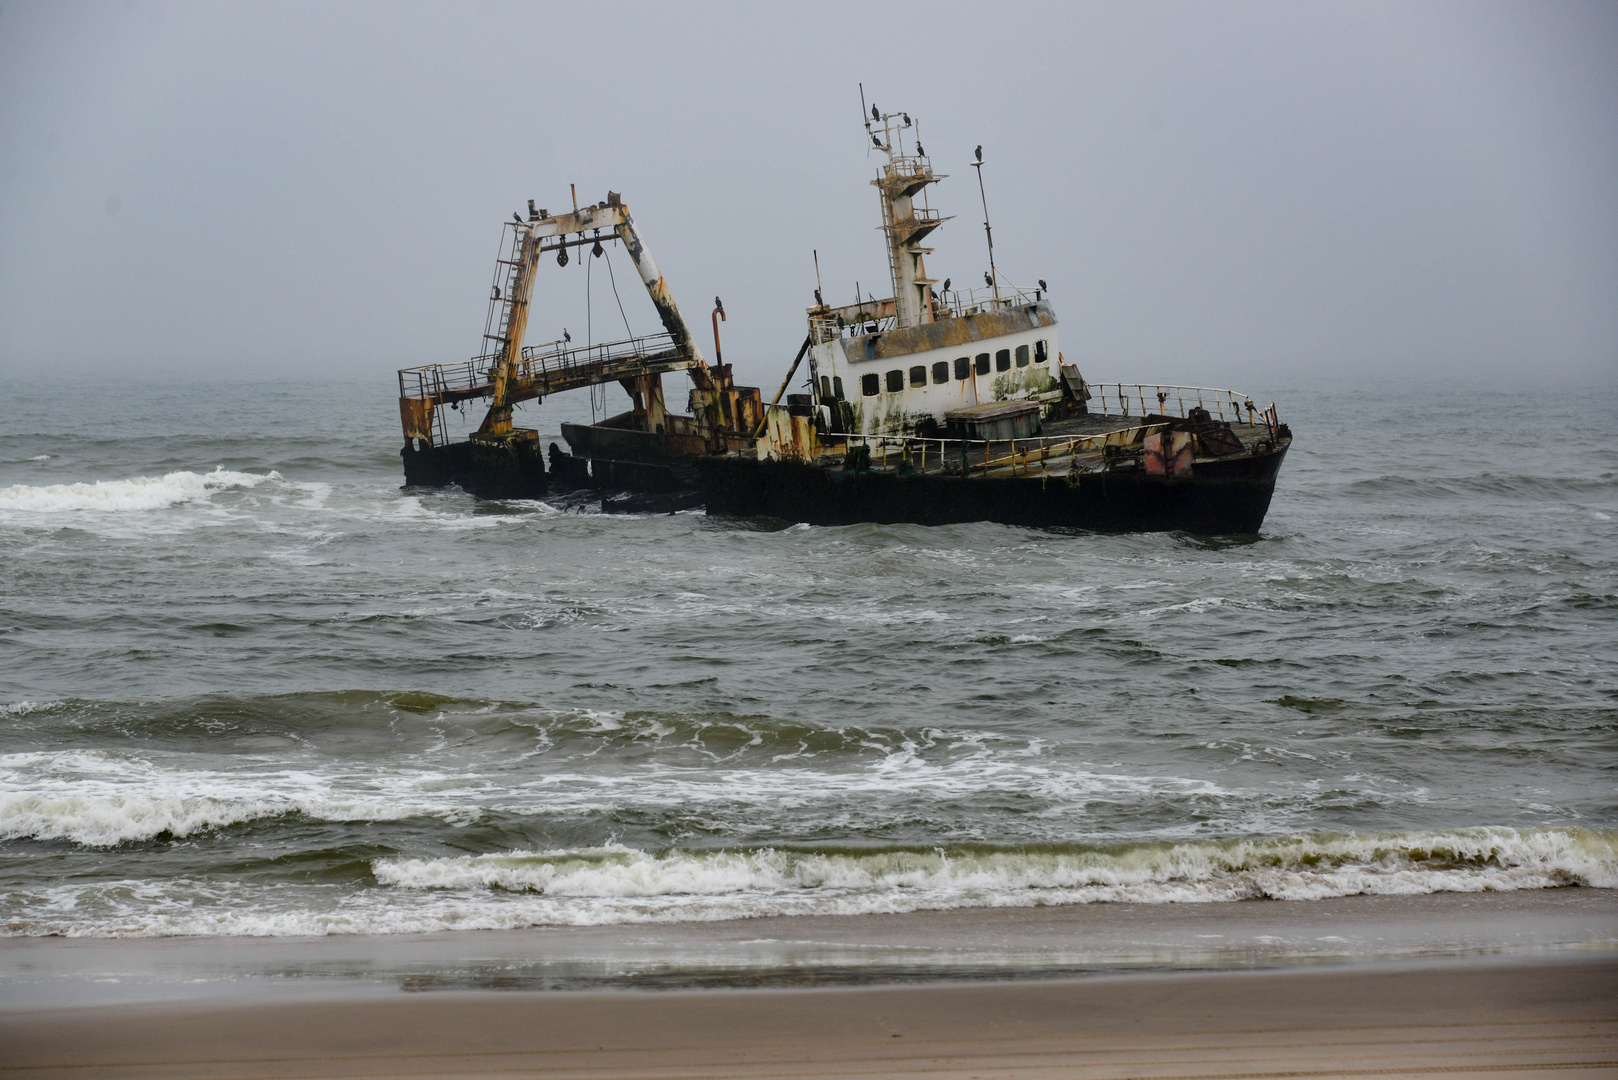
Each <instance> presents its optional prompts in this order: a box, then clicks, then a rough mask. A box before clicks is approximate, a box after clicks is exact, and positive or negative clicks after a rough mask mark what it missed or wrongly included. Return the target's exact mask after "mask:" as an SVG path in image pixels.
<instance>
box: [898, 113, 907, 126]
mask: <svg viewBox="0 0 1618 1080" xmlns="http://www.w3.org/2000/svg"><path fill="white" fill-rule="evenodd" d="M899 115H900V116H902V117H904V118H905V127H909V126H910V114H909V113H900V114H899Z"/></svg>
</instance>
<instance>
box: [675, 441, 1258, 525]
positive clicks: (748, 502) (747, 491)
mask: <svg viewBox="0 0 1618 1080" xmlns="http://www.w3.org/2000/svg"><path fill="white" fill-rule="evenodd" d="M1286 451H1287V444H1286V443H1283V444H1282V446H1281V447H1280V448H1279V449H1277V450H1274V451H1270V452H1268V453H1264V454H1259V455H1253V456H1246V455H1244V456H1242V457H1240V458H1235V459H1224V460H1220V459H1213V460H1208V461H1199V462H1197V464H1196V475H1195V476H1191V477H1185V478H1174V477H1163V476H1152V475H1149V474H1147V473H1145V472H1143V471H1141V470H1139V469H1120V470H1114V471H1111V472H1093V473H1084V474H1081V475H1080V476H1079V477H1078V483H1077V484H1076V485H1070V484H1069V483H1068V481H1067V478H1066V477H1040V476H1028V477H1022V476H1019V477H1007V478H1000V477H996V478H992V479H984V478H981V477H979V478H962V477H960V476H946V475H940V474H936V473H934V474H929V475H926V476H920V475H915V474H912V475H908V476H906V475H898V474H894V473H883V472H843V471H841V470H837V469H822V468H816V467H815V466H813V465H805V464H801V463H798V462H792V461H757V460H753V459H749V458H738V457H722V458H718V457H716V458H702V459H698V460H697V461H696V462H695V463H694V464H695V465H696V466H697V471H698V473H699V474H700V475H701V477H702V486H703V492H704V495H705V496H706V498H707V505H708V513H710V514H724V515H731V516H736V517H773V518H780V519H782V520H784V521H793V522H807V523H808V524H811V525H852V524H855V523H857V522H874V523H877V524H884V525H891V524H901V523H909V524H916V525H951V524H957V523H960V522H967V521H995V522H999V523H1001V524H1005V525H1024V526H1034V527H1049V526H1066V527H1070V528H1079V529H1095V530H1099V531H1112V532H1160V531H1171V530H1172V531H1184V532H1193V533H1204V534H1210V535H1229V534H1245V533H1256V532H1258V530H1259V527H1260V526H1261V525H1263V523H1264V515H1265V513H1266V512H1268V510H1269V508H1270V496H1271V495H1272V494H1274V492H1275V478H1276V475H1277V473H1279V472H1280V469H1281V461H1282V459H1283V458H1284V457H1285V456H1286Z"/></svg>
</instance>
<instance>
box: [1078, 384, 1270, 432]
mask: <svg viewBox="0 0 1618 1080" xmlns="http://www.w3.org/2000/svg"><path fill="white" fill-rule="evenodd" d="M1085 386H1086V387H1088V388H1089V391H1090V400H1089V402H1088V405H1089V409H1090V412H1091V413H1092V414H1093V415H1100V416H1124V417H1129V416H1148V415H1151V414H1153V413H1156V414H1158V415H1160V416H1179V417H1184V416H1189V415H1190V413H1191V410H1192V409H1199V408H1200V409H1206V410H1207V412H1208V414H1209V415H1210V416H1212V417H1213V418H1214V419H1215V420H1224V421H1228V422H1229V423H1233V424H1241V423H1249V424H1251V423H1256V422H1257V420H1256V419H1255V417H1257V416H1258V415H1259V412H1260V410H1259V408H1258V406H1257V405H1255V404H1253V399H1252V398H1251V397H1249V396H1248V395H1247V394H1243V393H1240V392H1239V391H1236V390H1223V389H1219V388H1217V387H1212V386H1157V385H1153V384H1152V383H1093V382H1087V383H1085ZM1243 409H1246V410H1247V413H1246V418H1245V419H1244V418H1243V414H1242V410H1243Z"/></svg>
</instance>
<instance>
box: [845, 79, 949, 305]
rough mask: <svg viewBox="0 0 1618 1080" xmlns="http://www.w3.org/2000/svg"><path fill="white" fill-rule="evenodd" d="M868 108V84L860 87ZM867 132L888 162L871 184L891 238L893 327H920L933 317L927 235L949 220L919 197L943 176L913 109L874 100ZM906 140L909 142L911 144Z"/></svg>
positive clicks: (930, 252) (861, 105)
mask: <svg viewBox="0 0 1618 1080" xmlns="http://www.w3.org/2000/svg"><path fill="white" fill-rule="evenodd" d="M860 107H861V108H862V109H863V108H864V107H865V88H864V87H863V86H862V87H861V88H860ZM865 133H866V134H867V135H868V136H870V139H871V145H872V147H873V148H874V149H877V150H880V151H882V152H883V153H884V154H885V155H887V162H886V163H885V164H884V165H883V166H882V170H881V172H879V173H878V174H877V178H876V179H875V180H872V181H871V183H872V185H873V186H875V188H876V189H877V192H878V193H879V195H880V196H881V199H882V232H883V234H884V236H885V237H886V238H887V242H888V272H889V273H890V275H891V276H892V278H893V305H894V316H895V319H894V325H895V326H919V325H921V324H922V323H930V322H932V321H933V293H932V287H933V285H934V281H933V279H931V278H929V277H928V276H927V267H926V265H925V263H924V261H923V259H924V256H927V255H931V254H932V252H933V249H932V248H927V247H922V246H921V242H922V240H923V239H925V238H926V236H927V234H928V233H930V232H932V231H933V230H934V229H936V228H938V226H940V225H942V224H943V223H944V222H946V221H948V220H949V219H948V218H946V217H940V216H939V214H938V212H937V211H936V210H929V209H927V208H926V207H925V206H917V205H916V204H915V197H916V195H918V194H919V193H920V192H921V191H922V189H923V188H925V187H926V186H927V185H928V184H932V183H936V182H938V181H939V180H942V179H944V177H943V176H942V175H939V174H936V173H934V172H933V165H932V160H931V159H930V158H929V157H928V156H927V155H926V153H925V152H923V150H922V145H921V128H920V126H919V125H917V124H915V123H914V122H913V121H912V120H911V119H910V114H909V113H903V112H898V113H884V112H882V111H881V110H879V109H878V108H877V107H876V106H875V105H872V106H871V107H870V109H869V111H867V112H866V113H865ZM907 144H908V145H907Z"/></svg>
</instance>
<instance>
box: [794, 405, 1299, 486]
mask: <svg viewBox="0 0 1618 1080" xmlns="http://www.w3.org/2000/svg"><path fill="white" fill-rule="evenodd" d="M1156 426H1157V425H1146V424H1144V418H1143V417H1141V416H1134V415H1131V416H1106V415H1099V416H1098V415H1094V414H1092V415H1088V416H1076V417H1070V418H1068V419H1065V420H1057V421H1051V422H1048V423H1046V424H1045V425H1044V428H1043V430H1042V432H1041V433H1040V434H1039V435H1035V436H1030V437H1028V438H1020V439H997V440H990V441H984V440H963V439H926V438H920V437H915V436H897V435H895V436H882V435H869V436H866V435H832V436H829V437H826V438H825V439H824V440H823V441H822V443H821V447H820V453H819V455H818V456H817V457H816V458H815V459H814V461H813V464H814V465H815V466H816V467H818V468H822V469H828V470H832V471H842V470H845V469H849V468H857V469H861V470H864V469H867V468H868V469H869V471H871V472H886V473H896V474H905V475H909V474H924V473H953V474H956V475H962V474H964V475H966V476H969V477H973V478H977V477H990V478H993V477H1009V476H1030V475H1032V476H1055V477H1066V476H1067V475H1068V474H1069V473H1073V472H1080V473H1086V472H1096V471H1099V470H1100V469H1101V468H1102V467H1103V465H1105V464H1106V463H1107V461H1108V458H1109V450H1110V454H1111V456H1113V457H1116V456H1117V454H1118V452H1119V449H1124V448H1130V447H1136V448H1138V447H1139V445H1140V441H1141V439H1142V438H1143V437H1144V436H1145V435H1146V434H1148V433H1149V431H1150V430H1151V428H1154V427H1156ZM1230 429H1231V431H1232V432H1233V433H1234V434H1235V435H1236V437H1237V438H1239V439H1240V440H1241V441H1242V445H1243V447H1244V448H1245V449H1244V450H1243V451H1242V453H1240V454H1230V455H1226V456H1224V457H1222V458H1221V459H1219V460H1224V461H1230V460H1239V459H1240V458H1242V457H1247V456H1251V455H1252V454H1253V452H1254V447H1255V446H1256V445H1257V444H1258V443H1259V441H1260V440H1273V438H1274V435H1273V433H1272V431H1271V429H1270V427H1269V426H1268V425H1266V424H1263V423H1232V424H1231V425H1230ZM860 447H865V448H868V449H869V452H870V460H869V462H868V463H866V462H865V461H863V460H860V461H856V460H855V455H854V454H852V453H851V451H857V450H858V449H859V448H860ZM1110 448H1111V449H1110ZM1199 460H1200V456H1199ZM963 462H964V466H965V467H964V468H963Z"/></svg>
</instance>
